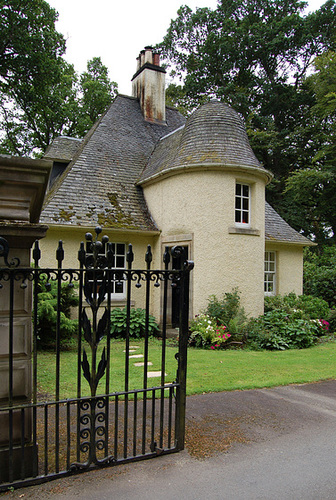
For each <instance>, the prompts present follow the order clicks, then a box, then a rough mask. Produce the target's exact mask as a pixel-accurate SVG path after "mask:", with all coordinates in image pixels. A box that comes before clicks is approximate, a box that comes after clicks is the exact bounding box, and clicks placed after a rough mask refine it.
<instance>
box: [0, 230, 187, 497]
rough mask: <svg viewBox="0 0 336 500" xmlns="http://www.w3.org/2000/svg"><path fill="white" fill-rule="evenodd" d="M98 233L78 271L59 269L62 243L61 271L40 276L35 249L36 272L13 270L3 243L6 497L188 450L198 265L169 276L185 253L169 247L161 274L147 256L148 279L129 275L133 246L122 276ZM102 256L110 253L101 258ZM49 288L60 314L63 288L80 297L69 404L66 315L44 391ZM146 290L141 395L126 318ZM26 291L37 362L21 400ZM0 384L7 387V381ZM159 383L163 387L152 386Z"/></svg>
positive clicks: (141, 273)
mask: <svg viewBox="0 0 336 500" xmlns="http://www.w3.org/2000/svg"><path fill="white" fill-rule="evenodd" d="M100 233H101V228H99V227H98V228H96V236H95V238H93V237H92V235H91V234H90V233H87V234H86V235H85V237H86V245H84V243H82V244H81V247H80V249H79V252H78V261H79V266H78V268H77V269H66V268H63V267H62V264H63V261H64V251H63V246H62V242H60V243H59V246H58V249H57V251H56V259H57V268H55V269H50V268H40V267H39V265H40V259H41V252H40V249H39V246H38V242H36V243H35V247H34V249H33V266H32V267H30V268H23V267H20V265H19V264H20V263H19V260H18V259H12V261H11V262H9V261H8V246H7V243H6V240H4V239H3V238H0V257H2V258H3V260H4V262H5V267H1V268H0V303H2V304H5V303H6V304H7V305H6V306H3V307H2V308H1V309H2V311H1V312H0V315H1V320H2V323H1V327H2V330H1V336H3V335H6V336H7V340H6V341H3V340H2V344H4V343H5V344H8V354H7V356H5V358H6V363H5V369H6V366H7V369H6V372H7V373H8V377H7V380H6V381H5V385H6V386H7V389H6V391H5V392H6V394H7V397H6V398H3V399H2V401H1V406H0V424H1V427H2V431H1V432H0V439H1V445H2V448H1V449H0V461H1V463H0V474H1V476H0V491H4V490H5V489H7V488H8V487H9V486H11V487H12V486H21V485H27V484H34V483H37V482H42V481H46V480H49V479H52V478H56V477H60V476H62V475H68V474H73V473H75V472H79V471H83V470H86V469H92V468H95V467H99V466H108V465H115V464H118V463H122V462H125V461H132V460H140V459H145V458H150V457H154V456H157V455H160V454H165V453H171V452H176V451H179V450H182V449H183V447H184V428H185V400H186V364H187V336H188V306H189V275H190V271H191V269H192V268H193V263H192V262H190V261H187V260H184V259H183V258H182V263H183V265H182V266H181V269H179V270H169V261H170V258H171V256H173V257H174V258H176V257H178V256H179V255H182V256H183V252H184V250H183V248H182V247H174V248H172V249H169V248H168V247H167V248H166V251H165V253H164V257H163V261H164V266H163V269H160V270H152V269H151V261H152V253H151V248H150V246H148V248H147V252H146V255H145V263H146V265H145V266H144V269H133V267H132V263H133V260H134V255H133V251H132V246H131V245H129V248H128V252H127V256H126V261H127V266H126V267H127V268H126V269H123V270H120V269H118V270H116V269H113V264H112V263H113V250H112V244H111V243H109V242H108V237H107V236H103V237H102V238H101V240H100V239H99V238H100V236H99V235H100ZM102 247H105V248H106V251H105V252H104V253H102V252H101V250H102ZM172 282H174V283H175V284H176V283H178V286H179V287H180V300H181V302H180V324H179V341H178V352H177V353H176V354H175V358H176V359H175V362H176V378H175V377H174V379H169V380H168V379H167V377H166V373H165V372H166V366H167V359H166V356H167V348H166V332H167V296H168V290H169V288H168V287H169V286H170V284H171V283H172ZM51 283H55V284H56V287H57V301H58V305H59V304H60V300H61V290H62V287H64V286H68V287H73V286H75V287H76V290H77V289H78V300H79V303H78V330H77V335H76V337H77V346H76V352H77V365H76V366H73V370H74V371H75V372H76V378H77V387H74V388H73V390H74V394H73V397H71V398H68V397H67V398H64V397H63V396H62V390H61V384H62V363H63V362H64V360H63V356H64V353H63V352H62V350H61V343H60V324H61V310H60V307H58V308H57V321H56V328H55V351H54V353H55V354H54V362H55V371H54V378H55V389H54V393H53V394H52V395H48V394H41V390H40V386H39V384H40V364H39V356H40V352H39V351H38V315H39V309H38V292H39V287H40V286H41V284H43V285H44V286H45V287H47V289H48V287H49V286H50V285H51ZM118 283H119V284H120V283H124V285H125V287H126V313H127V314H126V340H124V341H123V342H124V343H123V345H122V346H123V351H124V356H125V358H124V363H125V364H124V383H123V387H115V385H114V383H113V377H112V376H111V374H112V372H113V363H114V356H113V346H115V344H116V342H115V341H113V342H112V340H113V339H112V336H111V309H112V300H111V290H112V289H114V288H113V287H114V286H115V285H116V284H118ZM138 289H140V290H138ZM157 289H158V290H160V300H161V303H162V311H163V312H162V324H161V337H160V340H157V342H160V348H161V354H160V367H159V372H160V375H159V377H158V378H156V379H155V378H149V377H148V375H149V372H148V366H149V360H150V350H151V343H150V342H149V318H150V305H151V300H152V297H153V296H155V293H156V294H157V293H158V291H157ZM141 290H143V293H144V309H145V335H144V338H143V339H142V340H141V342H142V347H143V367H142V368H140V369H141V370H143V372H142V384H141V386H140V387H134V384H133V385H132V383H131V375H132V373H131V368H132V366H133V365H131V362H133V361H134V360H133V359H132V358H131V356H132V352H131V351H132V350H133V349H132V347H133V346H132V343H134V341H133V340H132V339H131V338H130V314H131V307H132V300H133V294H134V293H137V294H139V291H141ZM22 291H23V293H26V294H28V295H27V297H28V298H27V297H26V298H27V300H28V302H29V300H30V298H31V299H32V311H33V312H32V322H31V328H32V348H31V352H32V355H31V362H30V353H29V352H28V354H27V356H28V362H29V363H28V365H29V366H28V369H27V371H26V372H24V373H26V375H25V377H27V376H28V378H29V377H30V376H31V380H32V384H31V387H32V390H31V392H30V391H29V390H28V394H26V395H25V397H22V395H21V396H20V394H19V393H20V391H19V392H17V386H20V383H21V382H22V381H21V382H20V373H19V365H18V364H16V363H17V360H16V352H17V349H16V344H17V336H18V335H19V330H18V326H17V310H18V307H17V305H16V300H17V298H18V297H19V295H20V293H21V292H22ZM29 297H30V298H29ZM6 311H8V316H7V318H6V320H5V318H4V315H5V314H6ZM4 327H5V330H4ZM4 332H5V333H4ZM118 345H120V344H118ZM137 347H138V346H137ZM28 350H29V342H28ZM1 352H2V351H1ZM2 370H3V367H2ZM50 370H51V367H50ZM27 374H28V375H27ZM2 378H3V380H2V382H4V380H5V378H6V377H2ZM153 380H158V381H159V383H157V384H156V385H155V386H153V383H152V382H151V381H153ZM87 391H88V394H87ZM1 454H2V455H1ZM1 457H2V458H1Z"/></svg>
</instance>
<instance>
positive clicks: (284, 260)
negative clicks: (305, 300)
mask: <svg viewBox="0 0 336 500" xmlns="http://www.w3.org/2000/svg"><path fill="white" fill-rule="evenodd" d="M266 251H273V252H276V294H277V295H284V294H287V293H290V292H295V293H296V294H297V295H301V294H302V286H303V248H302V246H298V245H291V244H281V243H269V242H266Z"/></svg>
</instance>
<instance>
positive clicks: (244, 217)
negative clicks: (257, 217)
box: [235, 182, 251, 226]
mask: <svg viewBox="0 0 336 500" xmlns="http://www.w3.org/2000/svg"><path fill="white" fill-rule="evenodd" d="M250 192H251V189H250V186H249V185H248V184H240V183H238V182H237V183H236V196H235V223H236V225H245V226H249V225H250V218H251V215H250Z"/></svg>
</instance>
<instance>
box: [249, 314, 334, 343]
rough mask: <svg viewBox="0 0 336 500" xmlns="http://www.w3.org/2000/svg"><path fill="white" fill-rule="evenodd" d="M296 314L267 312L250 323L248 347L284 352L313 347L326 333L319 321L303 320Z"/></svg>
mask: <svg viewBox="0 0 336 500" xmlns="http://www.w3.org/2000/svg"><path fill="white" fill-rule="evenodd" d="M295 314H296V313H295V312H294V313H293V314H289V313H288V312H286V311H283V310H280V309H274V310H269V311H267V312H266V313H265V314H264V315H262V316H259V318H256V319H252V320H251V321H250V323H249V333H248V345H249V346H250V347H252V348H260V349H270V350H284V349H294V348H296V349H302V348H305V347H310V346H312V345H313V344H314V343H315V342H316V341H317V339H318V337H319V336H320V335H321V334H323V332H325V331H326V330H325V326H324V325H323V324H322V322H321V321H320V320H317V319H303V318H300V317H297V316H296V315H295Z"/></svg>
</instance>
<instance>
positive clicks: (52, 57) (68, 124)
mask: <svg viewBox="0 0 336 500" xmlns="http://www.w3.org/2000/svg"><path fill="white" fill-rule="evenodd" d="M0 6H1V10H0V30H1V39H0V120H1V129H2V133H1V135H0V153H7V154H15V155H31V154H34V155H40V154H42V153H43V152H44V151H45V149H46V148H47V146H48V145H49V144H50V143H51V141H52V140H53V139H54V138H55V137H56V136H58V135H70V136H74V137H83V135H84V134H85V133H86V132H87V130H88V129H89V128H90V127H91V126H92V124H93V123H94V122H95V121H96V119H97V118H98V117H99V116H100V114H101V113H102V112H103V111H104V110H105V108H106V106H107V105H108V104H109V103H110V102H111V101H112V99H113V97H114V96H115V94H116V92H117V85H116V83H114V82H110V80H109V78H108V72H107V68H106V67H105V66H104V65H103V64H102V62H101V60H100V58H93V59H92V61H89V62H88V69H87V71H86V72H84V73H83V74H82V75H81V76H80V77H79V76H78V75H77V73H76V71H75V69H74V67H73V65H71V64H69V63H67V62H66V61H65V60H64V59H63V57H62V56H63V55H64V52H65V40H64V37H63V35H61V34H60V33H58V32H57V31H56V28H55V22H56V20H57V17H58V14H57V13H56V11H55V10H54V9H52V8H51V7H50V6H49V4H48V3H47V2H45V1H43V0H29V1H28V0H23V1H22V0H6V1H4V0H2V1H1V0H0Z"/></svg>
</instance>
